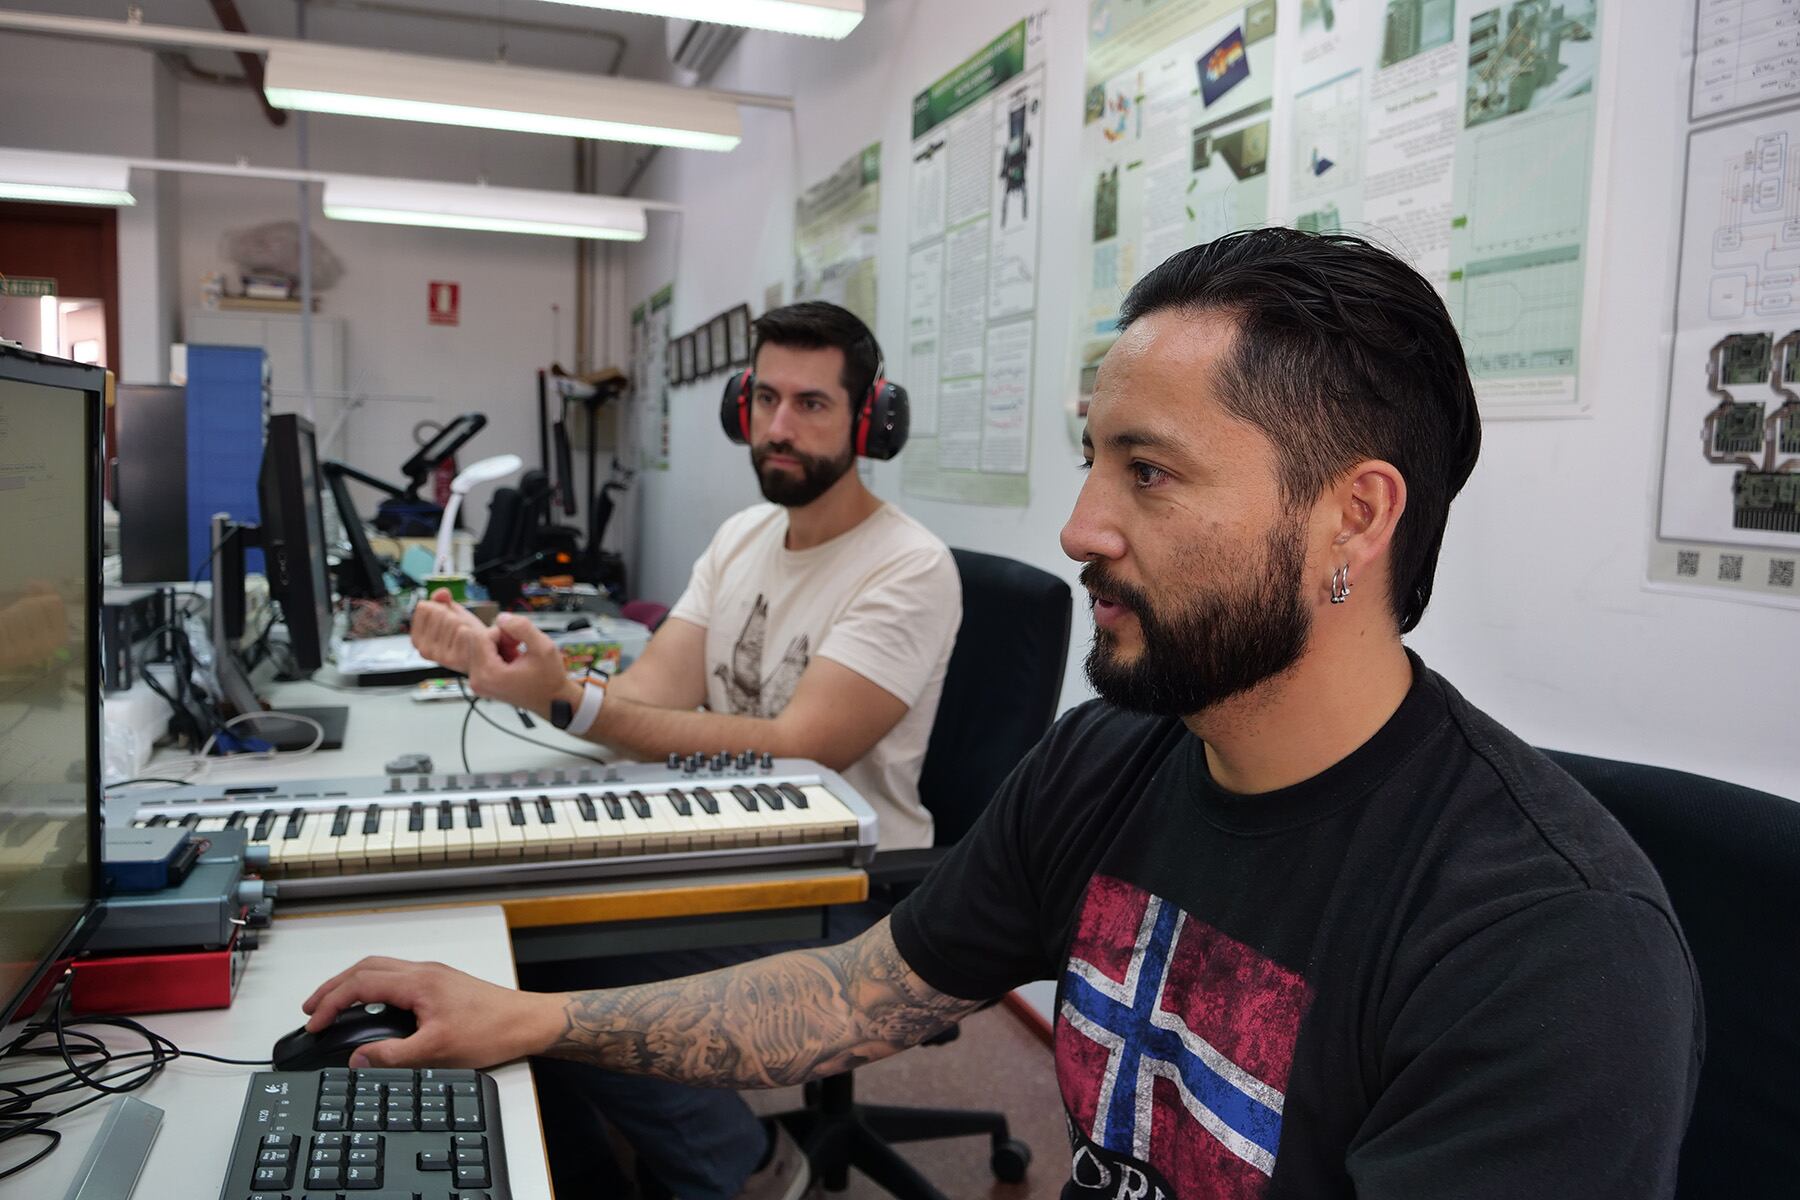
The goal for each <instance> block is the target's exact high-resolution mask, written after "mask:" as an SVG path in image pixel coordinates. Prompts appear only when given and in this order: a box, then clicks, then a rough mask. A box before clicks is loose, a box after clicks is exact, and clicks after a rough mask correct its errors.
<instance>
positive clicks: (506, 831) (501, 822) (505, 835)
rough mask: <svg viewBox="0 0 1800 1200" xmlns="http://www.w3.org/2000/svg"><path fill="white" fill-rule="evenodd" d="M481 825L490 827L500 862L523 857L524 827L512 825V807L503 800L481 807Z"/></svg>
mask: <svg viewBox="0 0 1800 1200" xmlns="http://www.w3.org/2000/svg"><path fill="white" fill-rule="evenodd" d="M481 815H482V821H483V824H487V825H492V826H493V827H494V833H495V835H496V838H497V840H498V842H499V847H500V858H501V860H502V861H513V860H516V859H522V858H524V857H525V826H523V825H514V824H513V823H512V806H511V805H509V804H507V803H506V801H504V800H498V801H494V802H493V803H489V804H483V805H482V806H481Z"/></svg>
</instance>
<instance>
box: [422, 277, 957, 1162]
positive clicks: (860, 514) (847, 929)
mask: <svg viewBox="0 0 1800 1200" xmlns="http://www.w3.org/2000/svg"><path fill="white" fill-rule="evenodd" d="M755 334H756V347H755V353H754V355H753V362H754V367H753V369H752V370H750V371H744V372H741V373H739V374H737V375H734V376H732V377H731V378H730V379H729V380H728V381H727V383H726V386H725V390H724V394H723V396H722V398H721V406H720V421H721V424H722V426H723V429H724V432H725V434H726V436H727V437H728V438H730V439H731V441H733V442H736V443H739V444H742V445H747V446H749V447H750V461H751V464H752V466H753V467H754V469H755V471H756V477H757V482H758V484H759V485H760V487H761V490H762V494H763V496H764V498H765V500H766V501H767V503H764V504H758V505H754V506H752V507H750V508H747V509H745V510H743V511H742V512H739V513H737V514H735V515H734V516H731V517H729V518H727V519H726V520H725V522H724V523H723V524H722V525H721V526H720V527H719V530H718V532H717V533H716V534H715V535H714V536H713V539H712V542H711V544H710V545H708V546H707V548H706V551H705V552H704V553H703V554H702V555H701V556H700V558H699V560H698V561H697V562H696V563H695V564H694V570H693V574H692V576H691V578H690V580H689V583H688V587H687V590H686V591H685V592H684V593H683V594H682V596H681V598H680V600H678V601H677V602H676V604H675V607H674V608H673V609H672V610H671V611H670V613H669V617H668V619H667V620H666V621H665V622H664V623H663V624H662V626H661V627H660V628H659V629H658V630H657V632H656V634H655V636H654V637H652V638H651V640H650V643H649V645H648V646H647V647H646V648H645V650H644V653H643V654H642V656H641V657H639V659H638V660H637V661H636V662H635V663H634V664H633V665H632V666H631V668H630V669H629V670H627V671H625V672H623V673H621V674H620V675H619V676H617V677H616V678H615V679H613V680H612V681H610V682H609V683H607V684H605V685H604V686H601V685H597V684H587V685H583V684H577V683H573V682H571V681H570V680H569V679H568V677H567V675H566V674H565V673H564V671H563V668H562V659H561V656H560V654H559V653H558V652H557V650H556V647H555V645H554V644H553V643H552V642H551V641H550V639H549V638H548V637H546V636H545V635H544V634H543V633H541V632H539V631H538V630H537V629H536V628H535V627H534V626H533V625H531V623H530V622H529V621H527V620H525V619H524V618H523V617H518V616H510V615H508V616H502V617H501V618H500V619H499V620H498V621H497V622H496V623H495V626H494V627H493V628H491V629H490V628H487V627H484V626H482V625H481V624H480V622H479V621H478V620H476V619H475V618H474V617H473V615H471V614H469V613H468V612H467V610H465V609H462V608H460V607H459V606H457V605H455V604H453V603H451V602H450V600H449V597H448V595H447V594H440V595H439V596H435V597H433V600H432V601H431V602H428V603H426V604H421V605H419V606H418V610H417V612H416V613H415V614H414V617H413V641H414V643H415V644H416V645H417V646H418V648H419V650H420V652H421V653H423V654H424V655H425V656H426V657H428V658H431V659H433V660H435V661H437V662H441V663H443V664H445V665H446V666H450V667H452V668H454V669H456V670H459V671H462V672H464V673H465V674H467V675H468V677H469V683H470V686H471V687H472V688H473V690H474V691H475V693H476V694H477V695H480V696H484V697H489V698H492V699H495V700H500V701H503V702H505V703H508V704H512V705H516V706H517V707H519V708H523V709H527V710H530V711H533V712H536V713H539V714H540V715H542V716H544V717H547V718H548V719H550V720H551V721H552V722H553V723H554V724H556V725H557V726H558V727H559V728H562V729H565V730H567V731H568V732H570V733H574V734H577V735H580V736H583V737H587V738H590V739H592V740H594V741H597V742H603V743H605V744H606V745H609V746H612V747H614V748H616V749H618V750H621V751H624V752H627V753H629V754H631V755H632V756H634V757H636V758H639V759H646V760H657V759H661V758H664V757H666V756H667V755H669V754H671V753H682V754H685V753H690V752H693V751H695V750H702V749H707V748H712V747H721V746H730V747H733V748H740V747H741V748H754V749H756V750H757V751H759V752H762V751H766V752H768V753H771V754H774V755H776V756H778V757H780V756H791V757H798V758H811V759H814V760H816V761H818V762H822V763H824V764H825V765H826V766H828V767H831V768H833V769H835V770H837V771H840V772H842V774H843V775H844V777H845V779H846V780H848V781H849V783H850V784H851V785H852V786H853V787H855V788H856V789H857V790H858V792H860V793H861V794H862V795H863V796H864V797H865V798H866V799H867V800H868V801H869V802H870V804H871V805H872V806H873V807H874V808H875V811H876V813H877V815H878V818H879V821H880V830H881V848H882V849H883V850H897V849H908V848H915V847H922V846H929V845H930V844H931V842H932V823H931V814H930V813H928V812H927V811H926V810H925V808H924V806H923V805H922V804H921V803H920V801H919V787H918V781H919V768H920V766H921V764H922V763H923V762H924V758H925V749H926V743H927V741H928V740H929V738H930V735H931V724H932V720H933V718H934V717H935V715H936V713H937V705H938V697H939V695H940V693H941V692H942V690H943V682H944V673H945V669H946V667H947V666H948V664H949V659H950V650H951V646H952V645H953V643H954V642H955V640H956V631H957V627H958V626H959V625H960V624H961V621H962V588H961V582H960V580H959V578H958V576H957V572H956V565H955V562H954V560H953V559H952V558H951V557H950V552H949V549H948V548H947V547H946V546H945V545H944V543H943V541H942V540H940V539H939V538H938V537H937V536H936V535H935V534H933V533H931V532H930V531H929V530H927V529H925V527H924V526H922V525H920V524H919V523H918V522H917V521H914V520H913V519H912V518H911V517H908V516H906V515H905V514H904V513H902V512H901V511H900V510H899V509H897V508H895V507H894V506H892V505H890V504H887V503H886V502H884V501H882V500H881V499H879V498H878V497H876V496H875V495H874V494H873V493H871V492H870V491H869V490H868V488H867V487H865V486H864V485H863V482H862V480H861V479H860V478H859V477H858V474H857V472H856V471H855V470H854V469H853V468H854V466H855V462H856V458H857V456H858V455H862V456H865V457H868V458H873V459H889V458H892V457H893V456H894V455H895V454H897V453H899V451H900V449H901V448H902V447H903V446H904V445H905V443H906V435H907V429H908V411H907V397H906V392H905V390H904V389H903V388H901V387H899V386H898V385H896V384H893V383H890V382H888V381H887V380H886V378H885V377H884V372H883V370H882V360H881V350H880V347H879V346H878V345H877V343H876V341H875V337H874V335H873V334H872V333H870V331H869V329H868V327H867V326H866V325H864V324H863V323H862V321H860V320H859V319H857V317H856V316H855V315H854V314H852V313H850V312H849V311H848V310H846V309H843V308H840V307H838V306H837V305H835V304H827V303H823V302H818V301H808V302H804V303H799V304H792V305H788V306H786V307H784V308H778V309H774V310H772V311H770V312H768V313H765V314H764V315H763V316H762V317H760V318H758V320H757V321H756V324H755ZM703 706H704V707H703ZM885 910H886V906H885V904H882V903H881V902H880V901H875V902H873V903H871V904H869V905H865V906H857V907H852V908H849V909H834V910H832V913H833V917H832V922H831V929H830V931H829V932H830V934H831V937H830V939H829V940H833V941H837V940H842V939H844V938H848V937H851V936H854V935H855V934H856V933H859V932H861V930H862V929H864V928H866V927H868V926H869V925H871V924H873V923H874V922H875V921H877V920H879V919H880V918H881V917H882V916H883V915H885ZM774 949H777V948H776V947H737V948H732V949H729V950H724V951H711V952H689V953H681V954H661V955H655V956H644V957H640V958H636V959H627V960H618V959H614V960H605V961H602V962H595V963H582V964H562V965H559V967H558V968H557V969H554V970H542V969H540V970H539V971H536V972H529V974H531V975H535V976H538V977H528V978H526V979H524V980H523V982H524V984H525V986H526V987H528V988H531V989H533V990H561V989H566V988H572V987H596V986H620V985H624V984H629V983H640V982H648V981H651V980H654V979H663V978H672V977H675V976H677V975H683V974H688V973H691V972H694V971H699V970H709V969H712V968H714V967H719V966H724V965H728V964H729V963H732V962H738V961H743V960H745V959H747V958H751V957H758V956H760V955H762V954H765V953H769V952H772V951H773V950H774ZM538 1067H539V1071H538V1079H539V1086H540V1087H541V1088H544V1089H545V1090H546V1091H550V1092H562V1093H565V1094H568V1093H579V1094H580V1095H581V1096H582V1097H584V1098H585V1100H586V1101H588V1102H591V1103H592V1104H593V1105H594V1106H595V1107H597V1108H599V1109H600V1110H601V1111H602V1112H604V1113H605V1114H606V1115H607V1116H608V1117H609V1118H611V1119H612V1120H613V1123H614V1124H615V1125H617V1126H619V1127H620V1129H621V1131H622V1132H624V1133H625V1135H626V1137H627V1139H628V1140H630V1141H631V1142H632V1144H633V1147H634V1149H635V1150H636V1151H637V1154H638V1157H639V1160H640V1162H641V1163H644V1164H646V1165H647V1166H648V1167H649V1169H650V1170H651V1171H652V1172H653V1173H654V1174H656V1175H657V1176H659V1178H660V1180H661V1182H662V1183H663V1184H664V1185H665V1186H668V1187H669V1188H670V1189H671V1190H673V1191H674V1192H675V1193H676V1194H677V1195H680V1196H683V1197H714V1196H717V1197H731V1196H737V1195H743V1196H758V1197H761V1196H770V1197H785V1196H788V1195H789V1194H793V1195H798V1194H799V1191H800V1190H801V1189H803V1188H804V1186H805V1170H804V1168H805V1164H804V1160H803V1159H801V1158H800V1157H799V1155H798V1152H797V1149H796V1148H794V1147H793V1145H792V1142H791V1141H777V1140H776V1139H775V1138H774V1137H773V1136H772V1135H770V1134H766V1133H765V1132H764V1131H763V1129H762V1127H761V1126H760V1124H759V1123H758V1122H756V1121H755V1119H754V1118H753V1117H752V1116H751V1114H750V1112H749V1110H748V1108H746V1107H745V1105H744V1104H743V1102H742V1101H741V1100H739V1099H738V1097H737V1096H736V1094H735V1093H732V1092H720V1091H706V1090H701V1089H694V1088H688V1087H685V1086H683V1085H679V1084H673V1083H667V1082H663V1081H659V1080H651V1079H643V1078H637V1077H627V1076H611V1075H608V1076H604V1077H602V1075H603V1073H601V1072H598V1071H595V1070H593V1069H591V1068H582V1067H572V1066H571V1065H570V1064H566V1063H548V1062H545V1063H540V1064H538ZM572 1098H573V1097H571V1099H572ZM572 1107H575V1106H572V1105H570V1104H565V1103H555V1104H546V1106H545V1116H546V1121H547V1126H546V1132H547V1134H548V1135H549V1137H550V1141H551V1158H552V1170H553V1173H554V1174H555V1175H556V1187H557V1192H558V1194H559V1195H565V1194H566V1195H584V1194H587V1193H588V1192H589V1191H590V1190H593V1189H594V1188H595V1187H596V1185H597V1183H598V1181H596V1180H595V1179H594V1176H593V1174H592V1171H593V1170H594V1164H593V1149H594V1146H595V1145H596V1144H597V1141H596V1139H594V1138H593V1136H592V1132H591V1130H586V1131H584V1130H582V1129H581V1128H580V1126H579V1123H578V1122H576V1123H575V1124H573V1125H572V1126H571V1127H569V1128H566V1129H561V1130H559V1129H558V1128H557V1120H556V1116H557V1114H559V1113H564V1114H566V1113H568V1112H569V1111H570V1110H571V1108H572ZM559 1134H560V1135H561V1136H559ZM783 1137H785V1135H783ZM559 1142H560V1143H562V1145H561V1146H559V1145H558V1143H559ZM559 1150H564V1151H566V1153H559Z"/></svg>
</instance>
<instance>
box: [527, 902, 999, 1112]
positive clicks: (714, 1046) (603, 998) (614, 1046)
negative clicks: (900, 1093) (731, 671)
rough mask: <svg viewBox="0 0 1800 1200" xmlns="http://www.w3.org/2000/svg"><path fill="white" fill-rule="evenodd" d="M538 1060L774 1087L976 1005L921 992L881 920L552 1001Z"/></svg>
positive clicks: (869, 1052)
mask: <svg viewBox="0 0 1800 1200" xmlns="http://www.w3.org/2000/svg"><path fill="white" fill-rule="evenodd" d="M564 1001H565V1002H564V1008H563V1015H564V1020H565V1022H566V1028H565V1029H564V1031H563V1035H562V1037H561V1038H560V1039H558V1041H557V1042H556V1044H555V1045H554V1046H552V1047H551V1048H550V1049H549V1050H548V1051H546V1053H548V1054H549V1055H551V1056H552V1057H555V1058H568V1059H574V1060H577V1061H580V1062H588V1063H593V1064H594V1065H596V1066H601V1067H606V1068H608V1069H611V1070H615V1071H628V1072H631V1073H633V1074H639V1075H656V1076H660V1077H662V1078H664V1079H674V1080H680V1081H682V1082H684V1083H695V1084H701V1085H711V1086H717V1087H735V1088H754V1087H784V1086H787V1085H789V1084H795V1083H804V1082H805V1081H807V1080H809V1079H815V1078H818V1077H819V1076H821V1075H831V1074H835V1073H837V1072H840V1071H845V1070H848V1069H849V1068H851V1067H855V1066H857V1065H859V1064H861V1063H866V1062H872V1061H874V1060H875V1059H878V1058H884V1057H886V1056H887V1055H889V1054H892V1053H894V1052H895V1051H897V1050H904V1049H906V1048H907V1047H908V1046H915V1045H917V1044H918V1043H919V1042H921V1041H923V1040H925V1039H926V1038H928V1037H930V1036H931V1035H932V1034H934V1033H936V1032H938V1031H939V1030H941V1029H944V1028H946V1027H948V1026H949V1025H951V1024H952V1023H954V1022H955V1021H956V1020H957V1019H958V1018H959V1017H962V1016H964V1015H965V1014H967V1013H969V1012H972V1011H973V1010H974V1009H976V1008H977V1007H979V1005H980V1003H981V1002H980V1001H978V1000H961V999H958V998H956V997H954V996H946V995H944V994H943V993H941V992H938V991H936V990H934V989H933V988H931V987H930V986H929V985H928V984H926V983H925V981H924V980H922V979H920V978H919V977H918V976H917V975H916V974H914V973H913V971H912V969H911V968H910V967H908V966H907V965H906V962H905V960H904V959H902V958H901V957H900V952H899V950H898V949H896V948H895V946H894V939H893V937H892V936H891V935H890V934H889V932H888V925H887V922H886V921H883V922H881V924H879V925H877V926H875V927H874V928H873V929H870V930H869V931H868V932H867V933H865V934H863V935H862V936H861V937H859V938H857V939H855V940H854V941H850V942H846V943H844V944H843V945H841V946H830V947H826V948H823V949H819V950H797V951H794V952H792V953H790V954H781V955H776V956H775V957H773V958H765V959H759V960H757V961H755V962H749V963H744V964H743V965H741V966H736V967H728V968H726V969H724V970H722V971H713V972H710V973H709V974H706V975H694V976H690V977H689V978H686V979H673V980H670V981H668V982H667V983H652V984H644V985H641V986H639V987H629V988H618V989H614V990H608V991H592V992H571V993H569V994H568V995H567V996H566V997H565V998H564Z"/></svg>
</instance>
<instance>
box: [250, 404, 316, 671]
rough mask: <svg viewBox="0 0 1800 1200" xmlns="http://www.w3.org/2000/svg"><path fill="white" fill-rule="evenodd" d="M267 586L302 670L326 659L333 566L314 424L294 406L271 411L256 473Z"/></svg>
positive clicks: (307, 669)
mask: <svg viewBox="0 0 1800 1200" xmlns="http://www.w3.org/2000/svg"><path fill="white" fill-rule="evenodd" d="M256 491H257V498H258V500H259V502H260V503H261V506H262V547H263V563H264V570H265V571H266V572H267V574H268V577H269V591H270V593H271V594H272V595H273V596H274V598H275V601H276V603H278V604H280V605H281V617H282V620H283V621H284V622H286V624H287V631H288V647H289V649H290V650H292V652H293V655H294V663H295V665H296V666H298V667H299V668H300V669H301V670H302V671H316V670H318V669H319V668H320V667H322V666H324V665H325V648H326V646H327V645H328V644H329V643H330V641H331V570H330V567H329V566H328V565H327V564H326V561H325V517H324V510H323V506H322V504H321V501H320V496H319V452H318V447H317V443H316V442H315V441H314V438H313V427H312V423H311V422H310V421H308V420H306V418H304V417H299V416H295V415H294V414H293V413H278V414H277V415H275V416H273V417H271V418H269V432H268V438H267V441H266V442H265V443H264V446H263V460H262V473H261V475H259V476H258V477H257V485H256Z"/></svg>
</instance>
